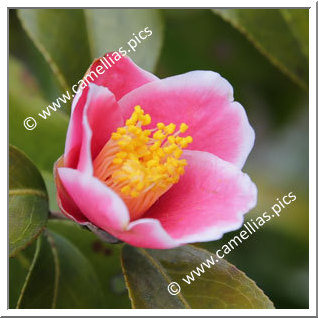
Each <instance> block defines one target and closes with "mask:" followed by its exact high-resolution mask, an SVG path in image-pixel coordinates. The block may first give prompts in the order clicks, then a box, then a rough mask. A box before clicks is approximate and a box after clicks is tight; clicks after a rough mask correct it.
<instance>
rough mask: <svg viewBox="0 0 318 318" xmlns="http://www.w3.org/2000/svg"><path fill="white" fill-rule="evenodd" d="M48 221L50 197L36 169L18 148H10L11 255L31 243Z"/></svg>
mask: <svg viewBox="0 0 318 318" xmlns="http://www.w3.org/2000/svg"><path fill="white" fill-rule="evenodd" d="M47 218H48V198H47V192H46V188H45V184H44V181H43V179H42V177H41V174H40V173H39V171H38V170H37V168H36V166H35V165H34V164H33V163H32V162H31V161H30V159H29V158H27V157H26V155H25V154H24V153H22V152H21V151H20V150H18V149H17V148H15V147H13V146H10V148H9V254H10V256H13V255H14V254H15V253H16V252H17V251H19V250H21V249H23V248H24V247H26V246H27V245H28V244H30V243H31V242H32V241H33V240H34V239H35V238H36V237H37V236H38V235H39V234H40V232H41V231H42V230H43V228H44V226H45V224H46V222H47Z"/></svg>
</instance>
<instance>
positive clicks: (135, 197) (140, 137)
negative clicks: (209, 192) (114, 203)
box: [94, 106, 192, 219]
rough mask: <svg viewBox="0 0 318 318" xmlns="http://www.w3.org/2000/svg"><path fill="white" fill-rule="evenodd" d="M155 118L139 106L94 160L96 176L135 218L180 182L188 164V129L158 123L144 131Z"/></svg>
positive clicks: (189, 138)
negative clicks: (125, 205) (183, 154)
mask: <svg viewBox="0 0 318 318" xmlns="http://www.w3.org/2000/svg"><path fill="white" fill-rule="evenodd" d="M149 124H151V117H150V115H149V114H145V113H144V111H143V110H142V108H141V107H140V106H136V107H135V109H134V112H133V113H132V115H131V117H130V118H129V119H128V120H126V125H125V126H124V127H120V128H118V129H117V130H116V132H114V133H113V134H112V136H111V139H110V140H109V141H108V142H107V143H106V144H105V146H104V148H103V149H102V150H101V152H100V153H99V154H98V156H97V157H96V158H95V160H94V175H95V176H96V177H97V178H99V179H100V180H102V181H103V182H105V184H106V185H107V186H109V187H111V188H112V189H113V190H114V191H116V192H117V193H118V194H119V195H120V196H121V197H122V199H123V200H124V201H125V203H126V204H127V206H128V207H129V211H130V213H131V218H132V219H134V218H137V217H138V216H140V215H141V213H143V212H144V211H146V210H147V209H148V208H149V207H150V206H151V205H152V204H153V203H154V202H155V201H156V200H157V199H158V198H159V197H160V196H161V195H162V194H163V193H165V192H166V191H167V190H168V189H169V188H170V187H171V186H172V185H173V184H175V183H177V182H178V181H179V178H180V176H181V175H182V174H184V167H185V166H186V164H187V162H186V160H185V159H180V158H181V155H182V149H184V148H186V147H187V146H188V145H189V144H190V143H191V142H192V137H191V136H187V137H180V136H179V134H180V133H184V132H186V131H187V129H188V126H187V125H186V124H184V123H182V124H181V125H180V127H179V130H177V131H176V125H175V124H172V123H171V124H168V125H165V124H164V123H157V125H156V128H153V129H144V128H143V126H147V125H149Z"/></svg>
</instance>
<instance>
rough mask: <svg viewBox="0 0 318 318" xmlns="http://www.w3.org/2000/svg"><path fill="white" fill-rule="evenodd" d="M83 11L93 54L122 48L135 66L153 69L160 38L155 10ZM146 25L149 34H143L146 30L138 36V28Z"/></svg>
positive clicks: (160, 22) (140, 28)
mask: <svg viewBox="0 0 318 318" xmlns="http://www.w3.org/2000/svg"><path fill="white" fill-rule="evenodd" d="M84 12H85V16H86V18H87V22H86V23H87V32H88V35H89V41H90V46H91V52H92V56H93V57H94V58H97V57H100V56H102V55H104V54H105V52H112V51H117V52H118V50H119V48H123V49H124V50H126V51H127V52H129V51H130V52H129V53H128V55H129V56H130V57H131V58H132V59H133V60H134V62H135V63H136V64H137V65H138V66H140V67H142V68H145V69H146V70H148V71H153V70H154V68H155V65H156V61H157V59H158V57H159V53H160V49H161V45H162V38H163V22H162V19H161V17H160V14H159V10H155V9H97V10H96V9H86V10H84ZM147 27H148V30H151V31H152V34H150V32H148V36H147V33H145V32H142V33H141V36H142V37H144V38H145V37H146V38H145V39H141V38H140V36H139V32H140V31H143V30H144V29H145V28H147ZM149 35H150V36H149ZM135 36H136V37H137V39H136V37H135ZM130 41H131V42H130ZM139 42H140V43H139ZM128 43H130V44H131V46H129V45H128ZM131 47H133V49H132V48H131ZM134 50H135V51H134Z"/></svg>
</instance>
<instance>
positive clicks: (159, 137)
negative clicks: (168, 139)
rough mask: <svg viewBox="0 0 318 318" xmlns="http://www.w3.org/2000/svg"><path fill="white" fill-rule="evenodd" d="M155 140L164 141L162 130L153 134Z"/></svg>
mask: <svg viewBox="0 0 318 318" xmlns="http://www.w3.org/2000/svg"><path fill="white" fill-rule="evenodd" d="M153 138H154V139H156V140H163V139H164V138H165V135H164V134H163V133H162V130H158V131H156V132H155V133H154V134H153Z"/></svg>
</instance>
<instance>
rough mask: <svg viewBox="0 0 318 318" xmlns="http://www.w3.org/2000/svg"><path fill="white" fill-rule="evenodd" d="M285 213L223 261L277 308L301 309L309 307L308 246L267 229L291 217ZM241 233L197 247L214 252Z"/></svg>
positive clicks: (293, 238)
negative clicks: (231, 265)
mask: <svg viewBox="0 0 318 318" xmlns="http://www.w3.org/2000/svg"><path fill="white" fill-rule="evenodd" d="M297 200H298V198H297ZM297 200H296V201H295V203H297ZM291 208H292V207H291ZM289 209H290V208H289ZM260 211H263V210H260ZM289 212H291V211H285V212H282V214H281V217H280V218H276V219H273V220H271V221H270V222H271V223H270V224H266V225H264V226H263V227H262V228H261V229H259V230H258V231H257V232H256V233H255V234H253V237H251V238H249V239H248V240H246V241H244V244H241V245H239V246H238V247H236V248H235V250H233V251H231V253H229V254H228V255H227V256H226V259H227V260H228V261H229V262H231V263H232V264H234V265H235V266H237V267H239V268H240V269H241V270H243V271H244V272H245V273H246V274H247V275H248V277H250V278H251V279H253V280H255V281H256V282H257V285H258V286H259V287H260V288H261V289H262V290H263V291H264V292H265V293H266V295H269V296H270V299H271V300H272V301H273V303H274V304H275V307H276V308H277V309H283V308H289V309H296V308H303V309H305V308H308V306H309V301H308V299H309V288H308V284H309V272H308V270H309V268H308V256H309V255H308V253H309V251H308V243H303V242H301V241H299V240H298V239H297V237H294V236H292V235H287V234H286V233H285V232H283V231H276V230H274V229H273V228H272V227H271V225H274V223H281V224H282V225H283V223H284V220H286V219H287V218H288V217H291V218H292V215H289V216H288V213H289ZM283 213H285V215H283ZM260 214H261V213H259V215H260ZM250 218H253V219H254V220H255V218H254V217H253V216H252V215H250V213H248V214H247V216H246V221H249V220H250ZM241 230H242V229H239V230H238V231H237V232H231V233H227V234H225V235H224V237H222V239H221V240H218V241H213V242H206V243H201V244H200V245H201V246H202V247H203V248H205V249H207V250H208V251H210V252H212V253H215V252H216V251H217V250H218V249H219V248H221V247H222V246H223V245H224V244H228V242H229V240H231V239H232V238H233V237H234V236H235V235H239V232H240V231H241ZM296 230H299V231H301V229H300V228H294V232H296Z"/></svg>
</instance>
